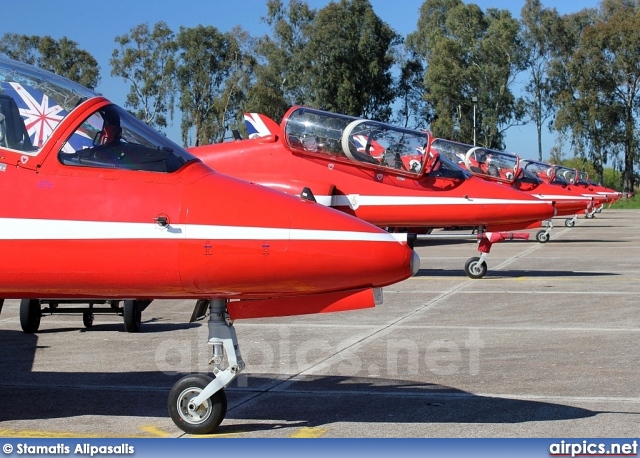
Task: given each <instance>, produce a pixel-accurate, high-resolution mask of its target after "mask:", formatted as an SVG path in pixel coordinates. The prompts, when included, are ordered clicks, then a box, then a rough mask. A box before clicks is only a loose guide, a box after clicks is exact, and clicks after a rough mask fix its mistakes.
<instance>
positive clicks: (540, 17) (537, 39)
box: [520, 0, 560, 161]
mask: <svg viewBox="0 0 640 458" xmlns="http://www.w3.org/2000/svg"><path fill="white" fill-rule="evenodd" d="M521 17H522V19H521V20H522V29H521V33H520V40H521V41H522V44H523V46H524V52H525V57H524V58H525V63H526V66H527V67H528V69H529V75H530V77H529V81H528V82H527V84H526V85H525V93H526V96H525V100H524V104H525V110H526V113H527V117H528V118H529V119H530V120H531V121H533V122H534V123H535V125H536V131H537V136H538V160H539V161H542V160H543V158H542V127H543V125H544V124H545V122H546V121H547V120H549V119H551V117H552V116H553V114H554V111H555V110H554V108H555V105H554V103H553V92H552V84H551V79H550V77H549V68H550V62H551V53H552V42H551V40H552V38H551V37H552V36H553V30H554V28H555V25H556V24H557V22H558V21H559V20H560V18H559V16H558V14H557V12H556V10H555V9H553V10H549V9H544V8H543V7H542V3H541V2H540V0H527V1H526V2H525V5H524V6H523V7H522V12H521Z"/></svg>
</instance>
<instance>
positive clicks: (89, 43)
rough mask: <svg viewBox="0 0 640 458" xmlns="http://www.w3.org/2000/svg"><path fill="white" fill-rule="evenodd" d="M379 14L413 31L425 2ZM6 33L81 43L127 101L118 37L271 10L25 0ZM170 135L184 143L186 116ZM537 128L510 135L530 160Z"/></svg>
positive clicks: (581, 1)
mask: <svg viewBox="0 0 640 458" xmlns="http://www.w3.org/2000/svg"><path fill="white" fill-rule="evenodd" d="M370 2H371V5H372V6H373V9H374V10H375V12H376V13H377V14H378V16H380V18H382V20H384V21H385V22H387V23H388V24H389V25H390V26H391V27H392V28H394V29H395V30H396V32H398V33H400V34H401V35H407V34H408V33H411V32H413V31H414V30H415V29H416V24H417V20H418V11H419V9H420V6H421V5H422V3H423V0H370ZM2 3H3V4H2V14H1V15H0V34H4V33H7V32H12V33H18V34H25V35H41V36H42V35H50V36H52V37H53V38H56V39H59V38H62V37H63V36H64V37H67V38H68V39H70V40H73V41H75V42H77V43H78V47H79V48H81V49H84V50H86V51H88V52H89V53H91V54H92V55H93V56H94V57H95V58H96V59H97V60H98V63H99V65H100V68H101V72H100V73H101V80H100V84H99V86H98V88H97V90H98V91H99V92H101V93H103V94H104V95H105V96H107V97H108V98H110V99H111V100H112V101H113V102H115V103H117V104H119V105H123V104H124V100H125V96H126V92H127V90H128V88H127V85H126V84H125V83H124V82H123V81H122V80H120V79H114V78H112V77H111V76H110V75H109V73H110V71H111V69H110V66H109V59H110V57H111V53H112V51H113V50H114V49H115V48H116V44H115V42H114V38H115V37H116V36H118V35H123V34H125V33H128V32H129V31H130V30H131V29H132V28H133V27H135V26H136V25H138V24H141V23H144V22H146V23H149V25H151V26H152V25H153V24H155V23H156V22H158V21H165V22H166V23H167V24H168V25H169V27H170V28H171V29H172V30H173V31H174V32H177V31H178V29H179V28H180V26H184V27H194V26H197V25H199V24H202V25H213V26H214V27H216V28H218V29H219V30H221V31H228V30H230V29H232V28H233V27H234V26H236V25H241V26H242V27H243V28H244V29H245V30H247V31H249V33H250V34H251V35H253V36H260V35H263V34H265V33H268V28H267V27H266V26H265V24H264V23H262V21H261V17H262V16H264V15H265V13H266V0H242V1H239V2H236V1H230V0H109V1H107V2H93V1H87V0H82V1H80V0H61V1H51V0H22V1H10V2H2ZM307 3H308V4H309V5H310V6H312V7H314V8H322V7H323V6H325V5H327V4H328V3H330V0H308V1H307ZM465 3H476V4H477V5H479V6H480V7H481V8H482V9H483V10H486V9H487V8H498V9H508V10H509V11H511V13H512V14H513V16H514V17H517V18H519V17H520V10H521V9H522V6H523V5H524V3H525V0H476V1H466V2H465ZM599 3H600V1H599V0H546V1H545V0H542V4H543V5H544V6H545V7H553V8H556V9H557V10H558V12H559V13H560V14H567V13H572V12H576V11H580V10H581V9H583V8H593V7H597V6H598V5H599ZM173 123H174V125H173V127H171V128H170V129H168V131H167V133H168V135H169V136H170V137H172V139H173V140H175V141H177V142H178V143H180V138H179V137H180V136H179V125H180V120H179V119H174V121H173ZM536 145H537V140H536V133H535V127H534V126H533V125H531V126H524V127H513V128H511V129H509V131H508V134H507V145H506V146H507V150H509V151H513V152H517V153H519V154H520V155H521V156H522V157H525V158H535V157H536V156H537V153H536V151H537V146H536ZM542 146H543V151H544V152H545V158H546V155H547V152H548V151H549V149H550V148H551V147H552V146H553V138H552V137H551V135H549V134H548V133H545V135H544V139H543V145H542Z"/></svg>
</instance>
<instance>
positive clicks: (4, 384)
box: [0, 209, 640, 438]
mask: <svg viewBox="0 0 640 458" xmlns="http://www.w3.org/2000/svg"><path fill="white" fill-rule="evenodd" d="M554 224H555V225H556V227H555V228H554V230H553V232H552V234H551V240H550V241H549V242H548V243H546V244H540V243H538V242H535V241H533V240H534V239H535V232H533V233H532V234H533V236H532V240H531V241H514V242H504V243H500V244H496V245H494V247H493V249H492V252H491V254H490V256H489V259H488V265H489V272H488V273H487V275H486V276H485V278H483V279H480V280H471V279H469V278H467V277H466V275H465V274H464V270H463V266H464V263H465V261H466V260H467V259H468V258H469V257H471V256H476V255H477V252H476V246H475V244H474V243H472V242H460V241H455V242H449V243H445V242H442V241H438V242H437V243H435V242H434V243H433V244H432V245H430V246H426V247H421V248H418V249H417V251H418V252H419V254H420V256H421V259H422V268H421V270H420V272H419V273H418V275H416V276H415V277H413V278H411V279H409V280H406V281H404V282H402V283H400V284H397V285H393V286H390V287H387V288H385V290H384V304H382V305H380V306H378V307H376V308H375V309H369V310H361V311H354V312H345V313H336V314H326V315H311V316H299V317H291V318H277V319H260V320H246V321H238V322H236V325H235V327H236V330H237V333H238V338H239V341H240V348H241V351H242V356H243V358H244V360H245V362H246V363H247V368H246V370H245V371H244V372H243V373H242V375H241V376H240V377H239V379H238V380H237V381H236V382H234V383H233V384H232V385H231V386H230V387H229V388H228V389H226V395H227V398H228V403H229V405H228V412H227V416H226V418H225V420H224V421H223V423H222V425H221V426H220V427H219V429H218V430H217V431H216V434H213V435H212V437H240V438H254V437H278V438H280V437H285V438H286V437H576V438H577V437H637V436H638V431H640V352H638V348H640V313H639V312H640V300H639V299H640V294H639V293H640V211H631V210H606V209H605V210H604V211H603V212H602V213H601V214H598V215H597V217H596V219H592V220H587V219H579V220H578V221H577V224H576V226H575V227H573V228H567V227H565V226H564V224H563V220H555V222H554ZM247 273H248V275H250V272H249V271H248V272H247ZM193 305H194V301H192V300H185V301H166V300H162V301H154V302H153V303H152V304H151V305H150V306H149V308H147V310H146V311H145V312H144V313H143V317H142V318H143V324H142V328H141V331H140V332H139V333H133V334H131V333H127V332H125V331H124V326H123V323H122V318H121V317H118V316H111V315H98V316H96V318H95V322H94V325H93V326H92V327H91V328H85V327H84V326H83V324H82V317H81V316H79V315H56V316H45V317H43V318H42V323H41V325H40V329H39V331H38V332H37V333H36V334H32V335H27V334H24V333H23V332H22V330H21V327H20V321H19V301H16V300H8V301H6V302H5V305H4V308H3V310H2V314H1V315H0V349H1V352H0V436H2V437H53V438H64V437H85V438H91V437H100V438H111V437H185V436H186V437H188V435H185V434H184V433H183V432H182V431H181V430H179V429H178V428H177V427H176V426H175V425H174V424H173V422H172V421H171V420H170V418H169V416H168V413H167V406H166V403H167V395H168V393H169V390H170V389H171V386H172V385H173V384H174V383H175V382H176V381H177V380H178V379H179V378H180V377H182V376H183V375H186V374H189V373H192V372H207V371H210V368H209V367H208V366H207V362H208V359H209V357H210V348H209V346H208V345H207V343H206V342H207V326H206V322H198V323H196V324H188V323H187V322H188V319H189V317H190V315H191V311H192V309H193Z"/></svg>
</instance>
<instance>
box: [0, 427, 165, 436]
mask: <svg viewBox="0 0 640 458" xmlns="http://www.w3.org/2000/svg"><path fill="white" fill-rule="evenodd" d="M140 429H142V430H143V431H145V432H147V433H149V434H133V435H130V434H126V435H115V434H104V433H101V434H96V433H86V432H81V431H75V432H71V431H47V430H39V429H0V437H14V438H20V439H51V438H54V439H72V438H78V437H83V438H87V439H115V438H126V437H130V438H151V437H171V435H170V434H169V433H166V432H164V431H162V430H161V429H159V428H156V427H154V426H142V427H141V428H140Z"/></svg>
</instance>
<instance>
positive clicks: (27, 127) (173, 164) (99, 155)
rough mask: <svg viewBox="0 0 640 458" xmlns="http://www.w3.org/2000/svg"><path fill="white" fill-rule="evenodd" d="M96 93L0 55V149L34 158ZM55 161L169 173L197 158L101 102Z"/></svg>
mask: <svg viewBox="0 0 640 458" xmlns="http://www.w3.org/2000/svg"><path fill="white" fill-rule="evenodd" d="M98 96H99V94H98V93H96V92H94V91H92V90H90V89H87V88H85V87H84V86H81V85H80V84H77V83H74V82H73V81H70V80H68V79H66V78H63V77H61V76H58V75H55V74H53V73H50V72H47V71H44V70H41V69H38V68H37V67H33V66H30V65H25V64H23V63H20V62H16V61H13V60H11V59H7V58H0V148H7V149H8V150H14V151H15V152H18V153H19V154H20V155H21V156H23V157H28V156H31V157H37V156H38V155H39V154H40V152H41V151H42V149H43V147H44V146H45V145H46V144H47V142H48V141H49V139H50V138H53V137H54V133H55V132H56V128H57V127H58V125H59V124H60V123H61V122H62V121H63V120H64V119H65V118H66V117H67V116H68V115H69V114H70V113H71V112H73V111H74V110H76V109H77V108H78V107H80V106H81V105H82V104H83V102H84V101H86V100H89V99H93V98H95V97H98ZM55 140H59V138H55ZM58 160H59V161H60V162H61V163H62V164H64V165H69V166H79V167H99V168H119V169H127V170H144V171H154V172H165V173H169V172H173V171H175V170H178V169H179V168H180V167H182V165H184V164H186V163H187V162H189V161H192V160H196V159H195V157H193V156H192V155H191V154H190V153H188V152H187V151H186V150H184V149H183V148H182V147H180V146H178V145H176V144H175V143H173V142H172V141H170V140H169V139H167V138H166V137H165V136H164V135H162V134H160V133H158V132H156V131H155V130H153V129H151V128H150V127H149V126H147V125H146V124H144V123H142V122H141V121H139V120H138V119H137V118H135V117H134V116H133V115H131V114H130V113H128V112H127V111H126V110H124V109H122V108H120V107H118V106H116V105H106V106H105V104H104V103H103V104H102V105H101V107H100V108H98V109H96V110H95V111H94V112H93V113H91V114H89V115H88V116H85V118H84V120H83V121H82V122H79V123H78V125H77V127H76V129H75V131H74V132H73V133H72V134H71V135H70V136H69V137H68V138H66V139H65V141H64V142H63V143H62V146H61V148H60V149H59V150H58Z"/></svg>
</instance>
